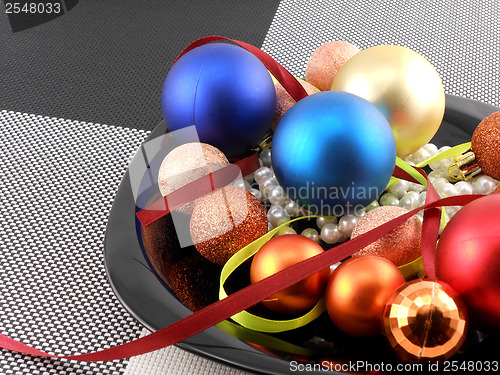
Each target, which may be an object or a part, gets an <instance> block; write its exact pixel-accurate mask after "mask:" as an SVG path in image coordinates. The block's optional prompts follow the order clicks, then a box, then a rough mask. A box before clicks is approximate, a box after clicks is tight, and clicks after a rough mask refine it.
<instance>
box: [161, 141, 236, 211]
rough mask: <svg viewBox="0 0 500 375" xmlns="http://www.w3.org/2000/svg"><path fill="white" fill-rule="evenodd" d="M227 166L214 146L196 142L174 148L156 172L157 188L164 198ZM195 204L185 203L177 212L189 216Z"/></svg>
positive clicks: (227, 162) (222, 155) (224, 158)
mask: <svg viewBox="0 0 500 375" xmlns="http://www.w3.org/2000/svg"><path fill="white" fill-rule="evenodd" d="M228 164H229V161H228V160H227V158H226V156H225V155H224V154H223V153H222V152H221V151H220V150H218V149H217V148H215V147H214V146H211V145H209V144H206V143H198V142H191V143H185V144H183V145H180V146H178V147H176V148H174V149H173V150H172V151H170V152H169V153H168V154H167V156H165V159H163V161H162V163H161V165H160V169H159V172H158V188H159V189H160V192H161V194H162V195H163V196H166V195H168V194H170V193H172V192H174V191H175V190H177V189H180V188H181V187H183V186H184V185H187V184H189V183H190V182H193V181H195V180H197V179H199V178H201V177H203V176H205V175H207V174H209V173H213V172H215V171H217V170H219V169H221V168H224V167H226V166H227V165H228ZM195 202H196V201H193V202H189V203H186V204H185V205H183V206H181V207H179V208H178V209H177V210H178V211H179V212H183V213H186V214H190V213H191V212H192V211H193V207H194V203H195Z"/></svg>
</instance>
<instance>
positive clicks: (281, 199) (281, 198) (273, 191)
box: [264, 186, 286, 205]
mask: <svg viewBox="0 0 500 375" xmlns="http://www.w3.org/2000/svg"><path fill="white" fill-rule="evenodd" d="M264 195H266V197H267V199H269V202H271V204H279V205H282V204H283V203H285V199H286V198H285V193H284V191H283V188H282V187H281V186H272V187H267V188H266V189H265V190H264Z"/></svg>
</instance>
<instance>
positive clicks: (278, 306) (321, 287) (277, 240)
mask: <svg viewBox="0 0 500 375" xmlns="http://www.w3.org/2000/svg"><path fill="white" fill-rule="evenodd" d="M322 252H323V249H322V248H321V246H320V245H318V244H317V243H316V242H314V241H313V240H311V239H309V238H307V237H304V236H301V235H299V234H287V235H286V236H278V237H274V238H272V239H270V240H269V241H268V242H266V243H265V244H264V245H263V246H262V247H261V248H260V249H259V251H258V252H257V254H255V256H254V258H253V260H252V265H251V267H250V281H251V282H252V284H254V283H256V282H258V281H260V280H263V279H265V278H266V277H269V276H271V275H274V274H275V273H277V272H279V271H281V270H284V269H285V268H288V267H290V266H292V265H294V264H296V263H299V262H301V261H303V260H305V259H308V258H311V257H313V256H315V255H318V254H320V253H322ZM329 276H330V267H326V268H325V269H323V270H322V271H320V272H318V273H315V274H314V275H311V276H309V277H307V278H305V279H304V280H302V281H299V282H298V283H296V284H294V285H292V286H290V287H288V288H286V289H283V290H282V291H280V292H278V293H276V294H273V295H272V296H270V297H268V298H266V299H265V300H263V301H262V304H263V305H264V306H266V307H267V308H268V309H270V310H273V311H276V312H279V313H285V314H293V313H300V312H304V311H306V310H309V309H310V308H312V307H313V306H314V305H315V304H316V303H317V302H318V301H319V300H320V298H321V297H322V296H323V293H324V291H325V286H326V283H327V281H328V277H329Z"/></svg>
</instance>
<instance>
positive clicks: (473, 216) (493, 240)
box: [436, 194, 500, 332]
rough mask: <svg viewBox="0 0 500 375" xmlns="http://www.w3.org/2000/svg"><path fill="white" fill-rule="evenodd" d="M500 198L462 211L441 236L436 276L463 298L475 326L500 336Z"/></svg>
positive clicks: (492, 197)
mask: <svg viewBox="0 0 500 375" xmlns="http://www.w3.org/2000/svg"><path fill="white" fill-rule="evenodd" d="M498 223H500V195H498V194H493V195H488V196H484V197H482V198H480V199H477V200H475V201H473V202H471V203H469V204H468V205H467V206H465V207H464V208H462V209H461V210H460V211H458V213H457V214H456V215H455V216H454V217H453V218H452V219H451V220H450V222H449V223H448V225H447V226H446V227H445V229H444V230H443V233H442V234H441V237H440V240H439V244H438V247H437V251H436V274H437V277H438V279H439V280H442V281H444V282H446V283H448V284H450V286H451V287H452V288H453V289H455V290H456V291H457V292H458V293H459V294H460V296H461V297H462V299H463V301H464V303H465V305H466V306H467V311H468V313H469V316H470V321H471V324H472V325H474V326H476V327H477V328H480V329H484V330H487V331H493V332H500V272H499V270H500V233H499V231H498Z"/></svg>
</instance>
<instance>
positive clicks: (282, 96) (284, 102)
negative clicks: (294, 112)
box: [271, 79, 319, 131]
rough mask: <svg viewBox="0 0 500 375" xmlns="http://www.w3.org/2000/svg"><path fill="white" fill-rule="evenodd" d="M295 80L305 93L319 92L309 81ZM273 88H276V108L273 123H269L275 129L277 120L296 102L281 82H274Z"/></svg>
mask: <svg viewBox="0 0 500 375" xmlns="http://www.w3.org/2000/svg"><path fill="white" fill-rule="evenodd" d="M297 80H298V81H299V83H300V84H301V85H302V87H303V88H304V89H305V90H306V92H307V95H312V94H314V93H317V92H319V90H318V89H317V88H316V87H314V86H313V85H311V84H310V83H309V82H306V81H304V80H302V79H297ZM274 88H275V90H276V109H275V110H274V118H273V123H272V124H271V127H272V129H273V131H274V130H275V129H276V126H278V122H279V121H280V120H281V118H282V117H283V115H284V114H285V112H286V111H288V110H289V109H290V107H291V106H292V105H294V104H295V103H296V101H295V100H294V99H293V98H292V97H291V96H290V94H289V93H288V92H287V91H286V90H285V89H284V88H283V86H282V85H281V83H279V82H276V83H275V84H274Z"/></svg>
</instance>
